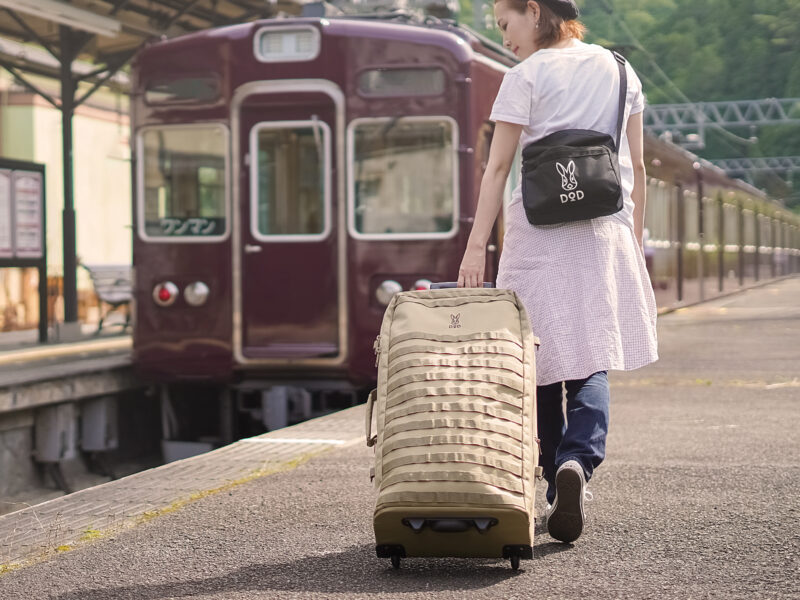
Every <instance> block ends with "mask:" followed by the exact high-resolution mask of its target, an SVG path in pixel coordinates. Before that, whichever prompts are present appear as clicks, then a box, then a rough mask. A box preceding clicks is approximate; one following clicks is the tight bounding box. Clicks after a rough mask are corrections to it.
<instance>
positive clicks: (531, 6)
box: [528, 0, 540, 23]
mask: <svg viewBox="0 0 800 600" xmlns="http://www.w3.org/2000/svg"><path fill="white" fill-rule="evenodd" d="M528 10H532V11H533V18H534V19H535V20H536V22H537V23H538V22H539V12H540V8H539V3H538V2H535V0H528Z"/></svg>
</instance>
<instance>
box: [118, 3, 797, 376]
mask: <svg viewBox="0 0 800 600" xmlns="http://www.w3.org/2000/svg"><path fill="white" fill-rule="evenodd" d="M514 62H515V61H514V59H513V57H512V56H510V55H508V54H506V53H505V52H504V51H503V50H502V49H501V48H499V47H498V46H494V45H492V44H491V43H488V42H486V41H485V40H482V39H481V38H479V37H478V36H476V35H474V34H472V33H471V32H470V31H468V30H465V29H463V28H459V27H457V26H455V25H453V24H449V23H445V22H441V21H437V20H429V21H424V22H421V21H417V22H414V21H413V20H412V21H409V22H405V23H404V22H398V21H396V20H395V21H391V20H389V21H381V20H370V19H346V18H341V19H338V18H337V19H319V18H315V19H279V20H269V21H261V22H256V23H248V24H242V25H236V26H232V27H226V28H221V29H216V30H210V31H204V32H199V33H196V34H191V35H187V36H185V37H181V38H178V39H173V40H169V41H164V42H159V43H156V44H153V45H151V46H149V47H148V48H146V49H145V50H143V51H142V52H141V53H140V54H139V55H138V57H137V59H136V61H135V63H134V69H133V74H134V94H133V98H132V115H133V117H132V119H133V135H134V147H135V153H134V159H135V160H134V181H135V186H134V187H135V198H136V200H135V208H134V223H135V235H134V265H135V278H136V281H135V289H136V298H135V300H136V302H135V304H136V310H135V328H134V361H135V365H136V367H137V369H138V371H139V373H140V374H141V375H143V376H145V377H147V378H149V379H151V380H155V381H160V382H192V381H209V382H215V383H219V384H220V385H222V386H223V387H224V386H226V385H231V384H236V385H241V383H242V382H244V381H248V380H271V381H274V380H278V379H279V380H283V381H293V382H308V381H310V380H318V381H319V382H325V381H331V382H334V381H338V382H342V381H344V382H348V384H349V385H352V386H354V387H363V386H365V385H368V384H370V383H371V382H372V381H373V379H374V377H375V367H374V355H373V349H372V344H373V340H374V337H375V334H376V332H377V331H378V329H379V323H380V320H381V317H382V315H383V311H384V306H385V304H386V303H387V302H388V299H389V298H390V297H391V294H392V293H393V292H395V291H397V290H399V289H405V290H407V289H413V288H415V287H424V286H426V285H427V282H429V281H436V280H452V279H453V278H454V277H455V276H456V273H457V270H458V266H459V263H460V260H461V254H462V250H463V248H464V246H465V244H466V240H467V236H468V234H469V227H470V222H471V215H473V214H474V212H475V206H476V203H477V196H478V190H479V184H480V179H481V176H482V172H483V167H484V166H485V161H486V158H487V156H488V149H489V144H490V140H491V135H492V130H493V129H492V124H491V123H490V122H489V121H488V115H489V112H490V109H491V105H492V102H493V100H494V97H495V95H496V92H497V90H498V88H499V85H500V82H501V80H502V77H503V74H504V73H505V71H506V70H507V69H508V67H509V66H511V65H513V64H514ZM647 151H648V162H649V163H650V164H651V165H652V166H653V171H652V174H655V175H656V176H657V177H659V179H658V180H651V181H650V183H649V185H650V186H651V187H652V190H651V191H652V194H651V200H650V201H649V204H648V209H649V210H648V228H649V229H650V235H651V237H650V240H649V242H648V248H649V250H650V254H649V255H648V260H649V261H650V264H651V265H653V268H652V269H651V274H652V276H653V278H654V281H655V282H656V283H657V289H658V290H659V293H660V294H661V295H662V296H663V295H664V294H665V293H666V292H665V290H674V289H677V294H678V296H677V298H675V297H674V293H673V292H670V293H673V296H672V297H670V298H669V299H668V300H667V301H675V300H681V299H682V298H681V294H682V293H684V292H682V290H685V289H686V287H685V286H683V283H682V281H681V279H680V277H692V276H693V275H692V274H693V273H694V276H696V275H697V273H696V271H697V269H696V268H694V267H693V265H695V266H697V267H699V277H701V278H702V277H708V276H709V275H713V274H714V272H715V271H716V270H717V266H716V265H717V264H718V265H719V266H718V268H719V273H720V275H719V277H720V280H719V287H720V288H722V286H723V281H722V279H721V278H722V277H723V275H724V276H725V277H726V278H728V277H729V275H730V271H731V270H733V272H734V273H735V274H738V279H739V280H740V281H739V282H738V283H739V284H741V283H745V282H746V281H745V280H746V278H747V277H751V274H752V271H753V269H754V268H755V273H756V277H758V268H759V265H761V268H762V271H761V273H762V276H763V275H765V274H766V273H768V272H771V274H772V275H773V276H774V275H776V274H782V273H783V272H787V271H788V270H790V269H796V267H797V250H796V248H797V247H798V245H797V243H796V241H797V227H796V220H792V219H790V218H789V217H788V216H786V215H785V214H784V213H780V211H778V210H777V209H775V208H774V206H773V205H771V204H770V203H768V202H767V201H766V199H765V198H764V197H763V196H762V195H760V194H759V192H757V191H756V190H754V189H752V188H748V187H747V186H745V185H744V184H740V183H735V182H732V181H730V180H727V179H725V178H723V177H721V176H720V174H719V172H718V171H715V170H714V169H713V168H712V167H711V166H710V165H707V164H704V165H702V166H700V167H699V169H698V168H695V169H693V168H692V165H693V162H694V160H693V158H692V157H691V156H689V155H688V154H687V153H684V152H682V151H678V150H676V149H669V148H667V147H666V145H665V144H663V143H660V142H659V143H656V142H653V141H649V142H648V149H647ZM654 153H655V154H654ZM656 155H657V156H656ZM658 156H661V158H660V159H659V158H658ZM517 171H518V169H515V170H514V173H512V179H514V178H515V176H516V172H517ZM698 172H699V173H703V172H706V174H707V176H706V177H705V190H700V196H699V197H700V198H701V200H700V201H698V199H697V197H695V198H694V201H693V200H692V198H691V197H690V196H686V194H684V193H683V192H680V194H682V195H681V198H684V197H685V198H686V200H685V201H684V200H682V201H681V202H685V203H686V204H685V205H684V204H681V207H682V208H680V209H677V208H675V206H677V205H678V204H680V203H679V202H678V201H677V200H676V195H675V193H674V190H675V189H681V190H682V189H689V188H690V189H692V190H694V189H696V188H695V186H696V183H697V182H698V180H696V177H695V174H696V173H698ZM681 182H682V183H681ZM699 182H700V183H702V181H699ZM514 183H515V182H513V181H512V182H510V185H514ZM676 184H679V185H682V186H683V187H681V188H675V187H674V186H675V185H676ZM687 186H688V187H687ZM706 196H707V197H706ZM692 202H694V204H692ZM692 206H693V207H694V208H691V207H692ZM704 206H705V207H706V212H705V213H703V207H704ZM651 209H652V210H651ZM717 210H718V215H717V212H714V213H713V214H712V211H717ZM687 211H688V212H687ZM692 211H694V212H692ZM698 211H699V213H698ZM690 213H691V214H690ZM696 213H698V214H699V216H697V218H696V219H695V220H694V221H692V220H691V219H689V220H688V221H687V222H689V225H686V226H684V225H683V224H681V225H676V223H677V221H676V219H680V220H681V223H683V221H686V220H687V216H686V215H687V214H690V216H691V215H694V214H696ZM746 213H749V214H750V216H747V214H746ZM704 215H705V216H704ZM715 215H716V216H715ZM726 215H730V219H734V220H735V222H736V225H733V224H728V222H727V221H726V219H728V218H729V217H728V216H726ZM752 215H755V217H753V216H752ZM748 219H749V220H748ZM753 219H755V220H754V221H753V222H754V223H755V224H754V225H753V227H754V228H755V229H754V232H755V233H754V235H749V234H746V233H743V232H744V231H745V229H746V228H747V227H748V226H746V225H741V223H749V222H750V221H751V220H753ZM765 219H767V220H769V223H766V222H765ZM706 221H707V222H708V226H707V227H706V228H705V229H704V227H703V223H705V222H706ZM691 223H694V225H692V224H691ZM731 223H733V221H731ZM692 227H694V229H692ZM714 228H718V230H719V231H718V232H717V234H716V235H717V238H718V239H711V237H710V236H711V233H712V229H714ZM724 232H735V234H736V235H738V238H737V239H733V237H732V236H734V233H728V234H727V237H724V239H723V236H724ZM776 232H783V233H782V234H780V235H779V234H778V233H776ZM493 235H494V239H493V241H492V245H491V246H490V252H489V253H488V257H487V279H493V277H494V274H495V272H496V267H497V261H498V258H499V253H500V250H501V248H500V247H499V246H500V243H499V241H500V240H502V219H500V221H499V222H498V226H497V229H496V231H495V232H494V234H493ZM692 235H696V236H697V240H696V241H695V240H694V239H693V238H691V236H692ZM680 236H683V238H681V237H680ZM687 236H688V237H687ZM792 236H794V237H792ZM767 237H769V240H771V242H769V243H768V241H767ZM690 238H691V239H690ZM745 238H747V239H750V238H753V239H754V240H756V241H755V242H754V243H752V242H751V243H748V241H747V239H745ZM758 240H761V242H759V241H758ZM792 240H793V241H792ZM676 244H677V245H676ZM754 244H755V245H754ZM767 250H769V252H767ZM692 253H694V254H692ZM726 253H730V254H731V257H727V254H726ZM717 255H718V257H719V260H717ZM676 264H677V275H676ZM704 265H705V267H704ZM723 271H724V273H723ZM676 276H677V277H678V280H677V283H675V281H676V279H675V278H676ZM726 280H727V279H726ZM715 281H716V280H715ZM712 283H713V285H714V286H715V289H716V285H717V284H716V283H715V282H712ZM712 283H709V285H712ZM701 285H702V284H701ZM702 293H703V292H702V288H701V294H702Z"/></svg>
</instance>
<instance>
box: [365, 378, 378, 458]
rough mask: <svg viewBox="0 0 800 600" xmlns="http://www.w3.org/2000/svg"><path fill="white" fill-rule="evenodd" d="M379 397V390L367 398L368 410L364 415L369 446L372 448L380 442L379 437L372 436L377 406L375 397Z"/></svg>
mask: <svg viewBox="0 0 800 600" xmlns="http://www.w3.org/2000/svg"><path fill="white" fill-rule="evenodd" d="M377 395H378V390H377V388H376V389H374V390H372V391H371V392H370V393H369V398H367V410H366V414H365V415H364V421H365V422H364V429H365V430H366V434H367V435H366V437H367V446H369V447H372V446H374V445H375V443H376V442H377V441H378V436H377V435H372V409H373V408H374V406H375V397H376V396H377Z"/></svg>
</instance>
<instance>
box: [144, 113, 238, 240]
mask: <svg viewBox="0 0 800 600" xmlns="http://www.w3.org/2000/svg"><path fill="white" fill-rule="evenodd" d="M226 137H227V130H225V128H223V127H221V126H218V125H200V126H172V127H151V128H148V129H146V130H144V131H143V132H142V133H141V134H140V138H139V140H140V142H139V152H140V155H139V189H140V190H141V191H142V201H141V202H140V204H139V229H140V231H141V232H142V234H143V236H144V237H146V238H183V239H186V238H203V239H208V238H210V237H222V236H224V235H225V233H226V229H227V218H226V202H225V189H226V185H225V182H226V160H225V149H226V147H227V139H226Z"/></svg>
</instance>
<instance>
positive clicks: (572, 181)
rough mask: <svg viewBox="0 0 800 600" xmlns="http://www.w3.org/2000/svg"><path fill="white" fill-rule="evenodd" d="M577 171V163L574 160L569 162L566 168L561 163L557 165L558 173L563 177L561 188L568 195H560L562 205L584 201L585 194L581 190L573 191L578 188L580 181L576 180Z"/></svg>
mask: <svg viewBox="0 0 800 600" xmlns="http://www.w3.org/2000/svg"><path fill="white" fill-rule="evenodd" d="M576 170H577V169H576V168H575V161H573V160H571V161H569V162H568V163H567V166H566V167H565V166H564V165H563V164H561V163H560V162H557V163H556V171H558V174H559V175H561V188H562V189H563V190H564V191H565V192H567V193H566V194H560V197H561V203H562V204H566V203H567V202H575V201H576V200H582V199H583V195H584V194H583V192H582V191H581V190H578V191H573V190H575V188H576V187H578V180H577V179H576V178H575V171H576Z"/></svg>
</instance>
